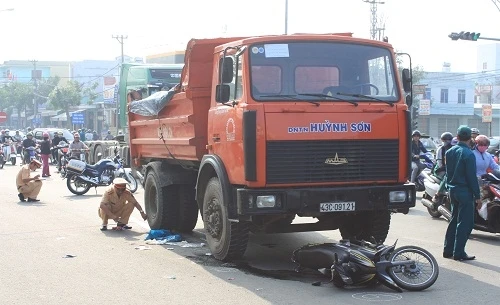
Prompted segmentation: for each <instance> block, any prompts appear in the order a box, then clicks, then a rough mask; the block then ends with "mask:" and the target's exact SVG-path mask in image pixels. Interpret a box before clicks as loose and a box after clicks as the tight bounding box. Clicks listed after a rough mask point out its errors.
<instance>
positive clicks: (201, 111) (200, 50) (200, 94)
mask: <svg viewBox="0 0 500 305" xmlns="http://www.w3.org/2000/svg"><path fill="white" fill-rule="evenodd" d="M239 39H241V38H234V37H232V38H216V39H192V40H191V41H189V43H188V45H187V48H186V55H185V65H184V69H183V72H182V78H181V84H180V86H178V87H177V88H176V91H175V95H174V96H173V98H172V99H171V100H170V101H169V102H168V104H167V105H166V106H165V107H164V108H163V109H161V111H160V112H159V113H158V115H157V116H142V115H138V114H135V113H132V112H129V113H128V121H129V134H130V154H131V160H132V162H131V163H132V164H133V165H135V166H139V165H140V164H145V163H146V162H147V161H145V160H152V159H172V158H173V157H174V158H176V159H179V160H191V161H199V160H201V158H202V157H203V155H204V154H206V152H207V149H206V145H207V125H208V122H207V121H208V110H209V109H210V103H211V90H212V77H213V76H212V75H213V68H214V67H213V54H214V48H215V47H216V46H218V45H222V44H225V43H227V42H230V41H234V40H239ZM141 160H142V161H141Z"/></svg>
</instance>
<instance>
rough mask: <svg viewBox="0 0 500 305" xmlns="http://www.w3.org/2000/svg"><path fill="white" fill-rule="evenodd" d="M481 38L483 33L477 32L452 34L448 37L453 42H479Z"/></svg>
mask: <svg viewBox="0 0 500 305" xmlns="http://www.w3.org/2000/svg"><path fill="white" fill-rule="evenodd" d="M479 36H481V33H476V32H464V31H462V32H460V33H455V32H453V33H451V34H450V35H448V37H450V38H451V40H459V39H462V40H471V41H477V40H478V39H479Z"/></svg>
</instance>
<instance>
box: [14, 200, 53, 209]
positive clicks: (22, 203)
mask: <svg viewBox="0 0 500 305" xmlns="http://www.w3.org/2000/svg"><path fill="white" fill-rule="evenodd" d="M17 205H19V206H22V207H40V208H41V207H43V206H45V205H46V204H45V203H44V202H43V201H37V202H28V201H18V202H17Z"/></svg>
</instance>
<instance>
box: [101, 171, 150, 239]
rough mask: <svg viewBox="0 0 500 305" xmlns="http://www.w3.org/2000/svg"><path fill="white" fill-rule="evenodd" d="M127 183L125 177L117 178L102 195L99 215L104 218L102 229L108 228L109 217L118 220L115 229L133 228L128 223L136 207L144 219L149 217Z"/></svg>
mask: <svg viewBox="0 0 500 305" xmlns="http://www.w3.org/2000/svg"><path fill="white" fill-rule="evenodd" d="M127 183H128V182H127V180H125V179H123V178H115V179H114V180H113V185H112V186H110V187H109V188H108V189H107V190H106V191H105V192H104V195H102V199H101V206H100V207H99V210H98V214H99V217H101V219H102V227H101V231H106V230H107V229H108V219H113V220H114V221H115V222H116V224H117V225H116V228H113V229H115V230H125V229H132V227H129V226H128V225H127V223H128V220H129V218H130V215H131V214H132V212H133V211H134V208H137V209H138V210H139V212H140V213H141V216H142V218H143V219H144V220H146V219H147V218H148V216H147V215H146V213H144V211H143V210H142V208H141V205H140V204H139V203H138V202H137V200H135V198H134V196H133V195H132V193H131V192H130V191H129V190H127Z"/></svg>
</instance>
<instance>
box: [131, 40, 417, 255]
mask: <svg viewBox="0 0 500 305" xmlns="http://www.w3.org/2000/svg"><path fill="white" fill-rule="evenodd" d="M410 90H411V71H409V70H407V69H405V70H403V73H402V76H401V79H400V77H399V76H398V69H397V66H396V61H395V55H394V51H393V49H392V47H391V45H389V44H388V43H385V42H381V41H374V40H366V39H358V38H354V37H352V35H351V34H350V33H341V34H324V35H316V34H314V35H312V34H296V35H287V36H260V37H235V38H216V39H199V40H198V39H193V40H191V41H190V42H189V43H188V45H187V49H186V55H185V65H184V69H183V72H182V77H181V83H180V84H179V86H177V87H176V88H175V90H171V91H169V96H168V98H164V99H163V103H162V104H161V105H160V104H159V105H158V106H155V107H156V112H154V111H153V112H152V113H151V114H148V113H146V114H145V113H144V112H141V111H133V110H132V104H134V105H133V106H134V109H135V108H136V107H139V108H140V107H142V106H143V105H144V104H146V103H147V101H145V100H140V101H135V102H132V103H131V104H129V113H128V120H129V128H130V130H129V132H130V153H131V160H132V162H131V163H132V166H133V170H135V171H136V172H140V174H141V175H142V176H143V178H144V179H143V184H144V189H145V192H144V193H145V206H146V212H147V214H148V222H149V225H150V226H151V228H153V229H160V228H164V229H167V228H168V229H173V230H176V231H179V232H188V231H191V230H193V228H194V227H195V225H196V221H197V219H198V211H200V214H201V216H202V219H203V222H204V227H205V231H206V237H207V243H208V246H209V247H210V250H211V252H212V254H213V255H214V256H215V257H216V258H217V259H220V260H231V259H236V258H239V257H241V256H242V255H243V254H244V252H245V250H246V247H247V242H248V235H249V232H263V233H272V232H298V231H318V230H334V229H340V233H341V234H342V236H343V237H344V238H354V237H356V238H363V239H369V238H373V237H374V238H375V239H376V240H378V241H384V240H385V238H386V236H387V233H388V230H389V226H390V218H391V213H395V212H401V213H407V212H408V210H409V208H410V207H414V206H415V188H414V185H413V184H406V182H407V179H408V176H409V168H410V167H409V164H410V158H409V147H410V139H409V138H410V116H409V112H408V104H410V102H411V100H410V99H408V98H407V94H406V92H409V91H410ZM164 97H165V95H164ZM155 107H153V108H155ZM145 108H149V109H151V107H150V106H147V107H145ZM296 216H300V217H311V218H310V219H311V222H304V221H303V218H300V219H297V221H294V218H295V217H296Z"/></svg>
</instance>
